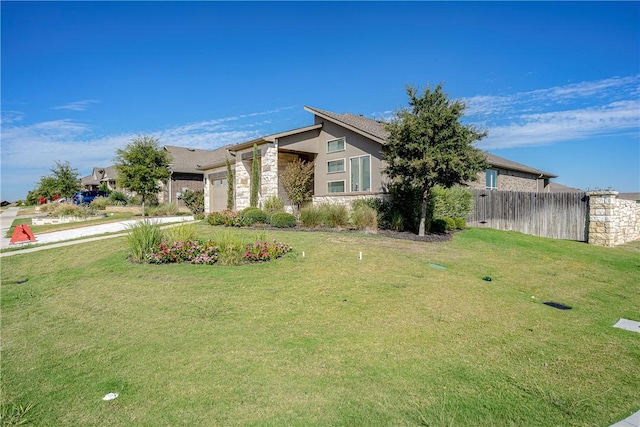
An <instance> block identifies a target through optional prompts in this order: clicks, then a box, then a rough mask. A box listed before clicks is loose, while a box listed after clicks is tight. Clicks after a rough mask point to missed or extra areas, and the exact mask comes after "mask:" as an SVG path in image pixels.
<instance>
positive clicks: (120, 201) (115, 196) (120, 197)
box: [109, 191, 129, 206]
mask: <svg viewBox="0 0 640 427" xmlns="http://www.w3.org/2000/svg"><path fill="white" fill-rule="evenodd" d="M109 200H110V201H111V204H112V205H114V206H125V205H126V204H127V203H128V202H129V198H128V197H127V196H126V195H125V194H124V193H121V192H120V191H113V192H112V193H111V194H109Z"/></svg>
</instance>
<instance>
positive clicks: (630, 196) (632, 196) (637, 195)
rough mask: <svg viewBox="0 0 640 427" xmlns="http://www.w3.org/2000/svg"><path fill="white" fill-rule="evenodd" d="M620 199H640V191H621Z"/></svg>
mask: <svg viewBox="0 0 640 427" xmlns="http://www.w3.org/2000/svg"><path fill="white" fill-rule="evenodd" d="M618 199H623V200H635V201H638V200H640V193H620V194H618Z"/></svg>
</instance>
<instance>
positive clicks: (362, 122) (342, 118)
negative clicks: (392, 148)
mask: <svg viewBox="0 0 640 427" xmlns="http://www.w3.org/2000/svg"><path fill="white" fill-rule="evenodd" d="M304 109H305V110H306V111H308V112H310V113H313V114H315V115H316V116H318V117H321V118H323V119H325V120H329V121H331V122H334V123H337V124H339V125H340V126H343V127H346V128H347V129H350V130H352V131H354V132H357V133H359V134H361V135H363V136H366V137H368V138H371V139H373V140H374V141H376V142H379V143H380V144H384V143H385V141H386V140H387V137H388V136H389V133H388V132H387V131H386V130H385V128H384V123H382V122H380V121H377V120H373V119H369V118H367V117H364V116H356V115H355V114H350V113H344V114H337V113H332V112H331V111H325V110H320V109H318V108H313V107H309V106H305V107H304Z"/></svg>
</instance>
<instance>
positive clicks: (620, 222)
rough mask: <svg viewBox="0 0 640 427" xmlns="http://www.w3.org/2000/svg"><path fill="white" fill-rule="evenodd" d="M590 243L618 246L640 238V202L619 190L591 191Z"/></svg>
mask: <svg viewBox="0 0 640 427" xmlns="http://www.w3.org/2000/svg"><path fill="white" fill-rule="evenodd" d="M588 194H589V243H590V244H594V245H598V246H616V245H621V244H623V243H627V242H631V241H633V240H638V239H640V203H637V202H635V201H632V200H622V199H618V198H617V197H616V196H617V195H618V192H617V191H592V192H589V193H588Z"/></svg>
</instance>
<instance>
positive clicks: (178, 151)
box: [164, 145, 228, 174]
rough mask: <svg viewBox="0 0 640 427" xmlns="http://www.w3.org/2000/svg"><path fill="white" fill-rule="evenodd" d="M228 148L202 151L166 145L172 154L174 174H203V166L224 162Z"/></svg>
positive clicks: (165, 147)
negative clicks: (201, 168)
mask: <svg viewBox="0 0 640 427" xmlns="http://www.w3.org/2000/svg"><path fill="white" fill-rule="evenodd" d="M227 148H228V147H222V148H218V149H217V150H201V149H198V148H188V147H175V146H172V145H165V146H164V149H165V150H167V151H168V152H169V153H170V154H171V157H172V159H171V169H172V170H173V172H180V173H197V174H202V170H200V169H198V168H200V167H201V166H204V165H208V164H211V163H215V162H217V161H219V160H224V156H225V154H226V152H227V150H226V149H227Z"/></svg>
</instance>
